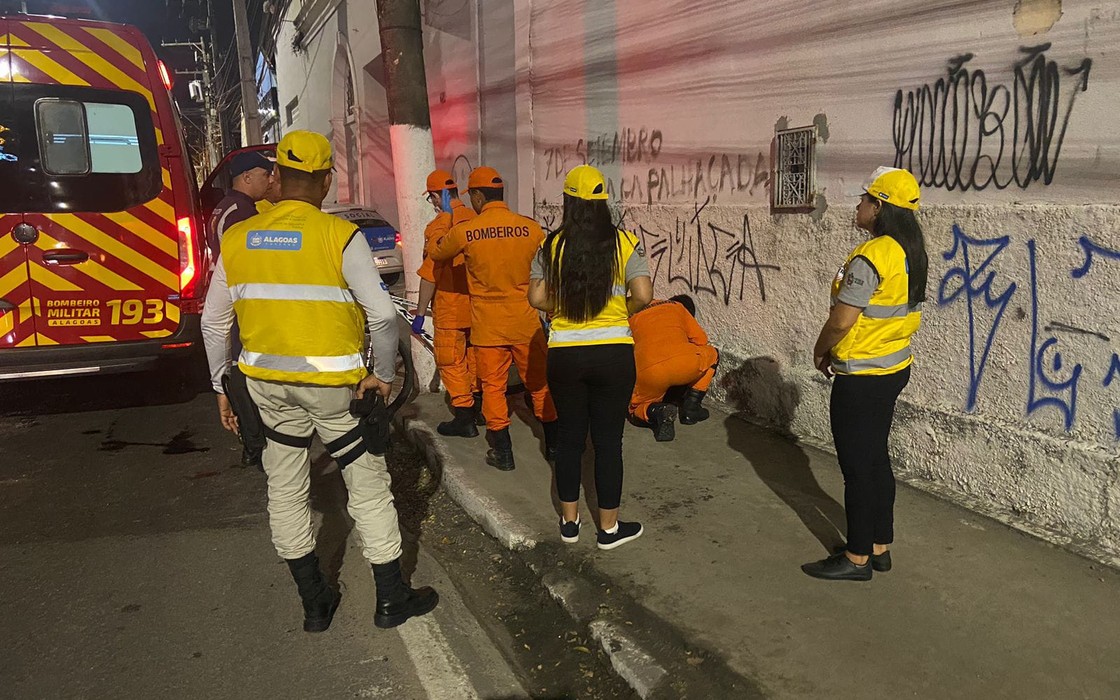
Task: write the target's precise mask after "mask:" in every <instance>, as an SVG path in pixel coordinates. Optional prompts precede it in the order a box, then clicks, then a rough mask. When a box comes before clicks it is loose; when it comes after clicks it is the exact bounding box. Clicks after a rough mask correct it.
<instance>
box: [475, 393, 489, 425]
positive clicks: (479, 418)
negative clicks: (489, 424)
mask: <svg viewBox="0 0 1120 700" xmlns="http://www.w3.org/2000/svg"><path fill="white" fill-rule="evenodd" d="M472 396H474V424H475V425H476V426H483V425H486V416H484V415H482V392H481V391H476V392H475V393H474V394H472Z"/></svg>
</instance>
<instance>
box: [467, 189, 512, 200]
mask: <svg viewBox="0 0 1120 700" xmlns="http://www.w3.org/2000/svg"><path fill="white" fill-rule="evenodd" d="M471 189H473V190H477V191H478V192H481V193H482V198H483V199H485V200H486V201H487V202H500V201H502V200H503V199H505V195H506V190H505V188H504V187H472V188H471Z"/></svg>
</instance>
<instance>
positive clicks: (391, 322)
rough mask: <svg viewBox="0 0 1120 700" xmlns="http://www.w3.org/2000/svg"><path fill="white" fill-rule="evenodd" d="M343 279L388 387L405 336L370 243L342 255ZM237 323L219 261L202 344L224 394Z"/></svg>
mask: <svg viewBox="0 0 1120 700" xmlns="http://www.w3.org/2000/svg"><path fill="white" fill-rule="evenodd" d="M342 277H343V279H344V280H346V286H347V287H349V288H350V292H351V293H352V294H353V295H354V300H355V301H357V302H358V305H359V306H361V307H362V310H363V311H365V313H366V324H367V327H368V328H369V337H370V345H371V346H372V350H373V358H374V360H373V375H374V376H375V377H377V378H378V379H380V380H381V381H383V382H391V381H393V378H394V377H395V376H396V374H397V341H398V340H399V336H400V331H399V329H398V328H397V312H396V308H395V307H394V306H393V300H392V298H390V296H389V287H388V286H387V285H386V284H385V283H384V282H382V281H381V275H380V274H378V272H377V268H376V267H374V265H373V259H372V258H371V257H370V250H369V244H368V243H367V242H366V239H365V238H364V237H363V236H361V235H356V236H354V237H353V238H352V239H351V240H350V243H349V244H348V245H347V246H346V249H345V250H344V251H342ZM233 320H234V312H233V296H232V295H231V294H230V291H229V284H228V283H227V281H226V269H225V265H224V264H223V262H222V258H221V257H220V256H219V257H218V262H217V263H216V265H215V267H214V276H213V277H212V278H211V280H210V290H209V291H208V292H207V293H206V304H205V306H204V308H203V310H202V339H203V342H204V344H205V346H206V359H207V361H208V362H209V364H210V382H211V384H212V385H213V386H214V391H216V392H218V393H219V394H221V393H224V392H223V390H222V375H224V374H225V373H226V372H227V371H228V370H229V367H230V365H231V364H232V359H231V358H230V328H231V327H232V325H233Z"/></svg>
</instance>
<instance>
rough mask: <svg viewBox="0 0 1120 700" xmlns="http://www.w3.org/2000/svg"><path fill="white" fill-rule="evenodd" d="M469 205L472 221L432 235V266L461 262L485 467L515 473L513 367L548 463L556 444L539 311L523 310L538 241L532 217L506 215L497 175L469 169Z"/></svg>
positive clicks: (541, 234) (485, 169) (502, 185)
mask: <svg viewBox="0 0 1120 700" xmlns="http://www.w3.org/2000/svg"><path fill="white" fill-rule="evenodd" d="M467 184H468V187H469V191H470V199H471V205H472V206H473V207H474V210H475V211H476V212H478V216H476V217H474V219H472V220H471V221H468V222H466V223H462V224H459V225H457V226H453V227H452V228H451V229H450V230H449V231H448V232H447V233H446V234H445V235H443V236H434V237H433V238H432V241H431V242H430V243H429V244H428V255H429V256H430V257H431V258H432V259H433V260H434V261H436V262H440V261H446V260H453V259H454V258H455V256H457V255H460V254H462V255H463V257H464V259H465V260H466V267H467V286H468V288H469V290H470V298H471V344H473V345H474V346H475V353H476V361H477V363H478V373H479V376H480V378H481V379H482V413H483V415H484V416H485V418H486V439H487V442H488V443H489V445H490V450H489V452H487V455H486V463H487V464H489V465H490V466H492V467H495V468H496V469H500V470H502V471H510V470H512V469H514V467H515V464H514V460H513V442H512V441H511V440H510V436H509V423H510V421H509V405H508V403H507V402H506V387H507V384H508V378H509V368H510V365H511V364H516V365H517V371H518V373H520V375H521V380H522V382H524V384H525V388H526V389H527V390H528V391H529V393H530V395H531V397H532V401H533V413H534V414H535V415H536V416H537V418H538V419H539V420H540V421H541V423H542V424H543V425H544V434H545V452H546V455H548V457H549V458H550V459H551V458H552V456H553V454H554V451H555V444H556V409H555V407H554V406H553V405H552V397H551V396H549V393H548V384H547V377H546V362H547V353H548V348H547V345H546V342H545V338H544V330H543V329H542V328H541V323H540V320H539V317H538V316H537V312H536V311H534V310H533V308H532V307H531V306H529V300H528V297H527V294H528V288H529V266H530V264H531V262H532V259H533V256H534V255H535V254H536V252H537V249H538V248H539V247H540V244H541V242H542V241H544V231H542V230H541V227H540V225H539V224H538V223H537V222H536V221H533V220H532V219H530V218H528V217H525V216H521V215H520V214H516V213H514V212H512V211H510V209H509V207H508V206H507V205H506V203H505V202H504V201H503V198H504V194H505V183H504V182H503V181H502V178H501V176H500V175H499V174H498V171H497V170H494V169H493V168H490V167H480V168H475V169H474V170H473V171H472V172H471V174H470V179H469V180H468V183H467Z"/></svg>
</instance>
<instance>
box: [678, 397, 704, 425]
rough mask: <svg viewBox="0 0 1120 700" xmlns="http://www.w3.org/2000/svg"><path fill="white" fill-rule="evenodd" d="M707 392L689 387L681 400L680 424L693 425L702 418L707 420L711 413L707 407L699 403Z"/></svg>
mask: <svg viewBox="0 0 1120 700" xmlns="http://www.w3.org/2000/svg"><path fill="white" fill-rule="evenodd" d="M706 393H707V392H705V391H699V390H697V389H689V390H688V391H687V392H685V395H684V399H683V400H682V401H681V425H694V424H696V423H699V422H700V421H702V420H708V416H710V415H711V414H710V413H709V412H708V409H706V408H704V407H703V406H701V405H700V402H701V401H703V400H704V395H705V394H706Z"/></svg>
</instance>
